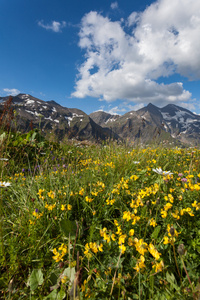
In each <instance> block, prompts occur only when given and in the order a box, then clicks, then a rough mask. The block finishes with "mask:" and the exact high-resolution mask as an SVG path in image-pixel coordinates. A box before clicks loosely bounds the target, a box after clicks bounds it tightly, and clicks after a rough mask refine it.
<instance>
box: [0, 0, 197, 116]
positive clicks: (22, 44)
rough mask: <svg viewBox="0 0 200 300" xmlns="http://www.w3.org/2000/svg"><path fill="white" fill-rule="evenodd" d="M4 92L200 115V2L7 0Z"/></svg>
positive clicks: (97, 106)
mask: <svg viewBox="0 0 200 300" xmlns="http://www.w3.org/2000/svg"><path fill="white" fill-rule="evenodd" d="M0 11H1V18H0V40H1V47H0V70H1V72H0V96H7V95H10V94H11V95H16V94H18V93H27V94H31V95H32V96H35V97H37V98H40V99H42V100H45V101H48V100H55V101H56V102H58V103H59V104H61V105H63V106H66V107H70V108H79V109H81V110H83V111H84V112H86V113H87V114H89V113H91V112H93V111H97V110H104V111H107V112H110V113H118V114H124V113H126V112H127V111H130V110H137V109H139V108H141V107H144V106H145V105H147V104H148V103H150V102H151V103H153V104H155V105H157V106H160V107H162V106H164V105H166V104H168V103H173V104H177V105H179V106H183V107H185V108H188V109H189V110H191V111H193V112H196V113H198V114H200V102H199V100H200V55H199V49H200V38H199V32H200V2H199V1H194V0H173V1H171V2H170V5H169V1H168V0H159V1H152V0H132V1H131V0H119V1H108V0H101V1H89V0H86V1H80V0H79V1H77V0H74V1H68V0H32V1H30V0H17V1H16V0H1V1H0Z"/></svg>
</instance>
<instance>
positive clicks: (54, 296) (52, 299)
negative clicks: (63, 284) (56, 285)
mask: <svg viewBox="0 0 200 300" xmlns="http://www.w3.org/2000/svg"><path fill="white" fill-rule="evenodd" d="M43 300H57V290H53V292H51V293H50V294H49V295H48V296H46V297H45V298H44V299H43Z"/></svg>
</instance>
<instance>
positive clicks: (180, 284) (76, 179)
mask: <svg viewBox="0 0 200 300" xmlns="http://www.w3.org/2000/svg"><path fill="white" fill-rule="evenodd" d="M1 137H2V136H1ZM36 137H37V136H36V133H34V132H32V135H31V134H29V135H26V136H25V135H24V136H22V135H21V136H18V137H17V138H16V136H14V137H13V136H12V135H10V136H9V135H8V134H7V135H6V134H4V136H3V137H2V138H1V159H0V172H1V178H0V217H1V219H0V243H1V247H0V262H1V266H0V268H1V269H0V299H18V300H19V299H32V300H33V299H52V300H54V299H58V300H60V299H127V300H132V299H142V300H143V299H155V300H156V299H158V300H162V299H163V300H164V299H200V283H199V278H200V150H198V149H197V148H189V149H187V148H183V149H180V148H165V147H162V146H159V147H153V146H152V147H147V148H140V147H137V148H133V147H132V148H130V147H127V146H123V145H117V144H115V143H107V144H106V143H105V144H104V145H89V146H87V145H86V146H85V145H84V146H83V145H75V144H69V143H65V144H63V145H57V144H54V143H49V142H46V141H44V140H43V141H42V142H41V141H39V140H37V138H36Z"/></svg>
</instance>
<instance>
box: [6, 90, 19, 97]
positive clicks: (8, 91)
mask: <svg viewBox="0 0 200 300" xmlns="http://www.w3.org/2000/svg"><path fill="white" fill-rule="evenodd" d="M3 91H4V92H5V93H6V94H7V95H11V96H16V95H18V94H20V91H19V90H17V89H3Z"/></svg>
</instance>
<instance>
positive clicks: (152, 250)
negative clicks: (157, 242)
mask: <svg viewBox="0 0 200 300" xmlns="http://www.w3.org/2000/svg"><path fill="white" fill-rule="evenodd" d="M148 250H149V252H150V253H151V255H152V256H153V257H154V258H155V259H156V260H158V259H159V258H160V253H159V252H158V250H157V249H156V248H155V247H154V245H153V244H149V247H148Z"/></svg>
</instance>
